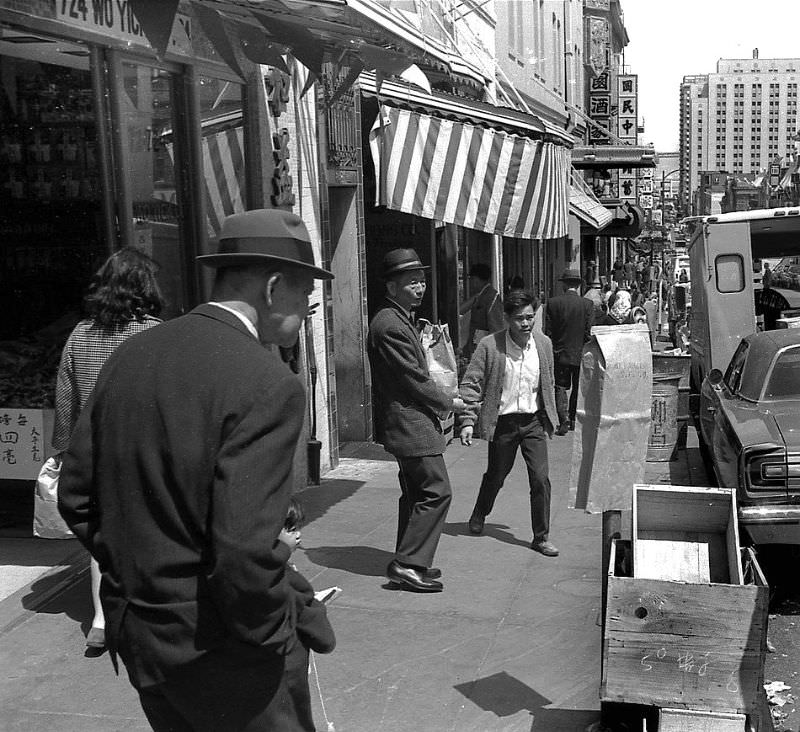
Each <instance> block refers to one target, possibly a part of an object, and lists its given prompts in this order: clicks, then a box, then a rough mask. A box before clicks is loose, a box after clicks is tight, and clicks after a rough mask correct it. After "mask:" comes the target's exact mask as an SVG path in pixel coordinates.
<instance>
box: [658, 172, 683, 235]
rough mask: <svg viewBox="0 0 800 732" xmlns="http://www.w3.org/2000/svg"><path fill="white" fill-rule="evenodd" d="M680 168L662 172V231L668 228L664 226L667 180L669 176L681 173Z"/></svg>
mask: <svg viewBox="0 0 800 732" xmlns="http://www.w3.org/2000/svg"><path fill="white" fill-rule="evenodd" d="M680 172H681V169H680V168H675V170H670V171H669V172H667V171H665V170H662V171H661V227H662V230H663V229H665V228H666V227H665V226H664V194H665V192H666V187H667V178H669V176H671V175H674V174H675V173H680Z"/></svg>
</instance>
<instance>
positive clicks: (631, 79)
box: [617, 74, 639, 145]
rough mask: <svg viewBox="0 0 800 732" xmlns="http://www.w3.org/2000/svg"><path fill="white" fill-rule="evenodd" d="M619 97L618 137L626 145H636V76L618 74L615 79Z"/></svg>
mask: <svg viewBox="0 0 800 732" xmlns="http://www.w3.org/2000/svg"><path fill="white" fill-rule="evenodd" d="M617 92H618V95H619V106H618V110H619V131H618V133H617V134H618V135H619V137H620V138H621V139H622V140H623V141H624V142H625V143H628V144H631V145H635V144H636V139H637V137H636V132H637V130H636V128H637V125H638V107H639V98H638V96H637V94H638V77H637V76H636V74H620V75H619V76H618V77H617Z"/></svg>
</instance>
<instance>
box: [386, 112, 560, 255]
mask: <svg viewBox="0 0 800 732" xmlns="http://www.w3.org/2000/svg"><path fill="white" fill-rule="evenodd" d="M370 148H371V150H372V160H373V163H374V165H375V180H376V181H377V182H378V184H377V185H376V205H383V206H386V207H388V208H390V209H393V210H395V211H403V212H404V213H410V214H415V215H417V216H422V217H424V218H429V219H434V220H436V221H444V222H447V223H450V224H458V225H459V226H464V227H466V228H468V229H478V230H480V231H486V232H489V233H492V234H500V235H503V236H510V237H517V238H520V239H554V238H557V237H561V236H566V235H567V218H568V201H569V171H570V151H569V149H568V148H566V147H564V146H563V145H559V144H556V143H553V142H544V141H543V140H537V139H532V138H531V137H527V136H523V135H516V134H510V133H508V132H505V131H500V130H497V129H492V128H487V127H481V126H478V125H474V124H469V123H467V122H461V121H456V120H452V119H442V118H440V117H436V116H432V115H428V114H423V113H421V112H417V111H410V110H406V109H397V108H395V107H391V106H388V105H382V106H381V107H380V111H379V115H378V119H377V120H376V122H375V124H374V126H373V128H372V131H371V132H370Z"/></svg>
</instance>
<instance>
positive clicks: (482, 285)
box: [458, 262, 503, 358]
mask: <svg viewBox="0 0 800 732" xmlns="http://www.w3.org/2000/svg"><path fill="white" fill-rule="evenodd" d="M491 279H492V270H491V269H490V268H489V265H488V264H483V263H482V262H477V263H476V264H473V265H472V267H470V270H469V285H470V287H469V290H470V292H472V293H475V294H473V295H472V297H469V298H467V299H466V300H465V301H464V302H463V303H462V304H461V307H460V308H459V309H458V312H459V314H461V315H466V314H467V313H469V337H468V339H467V344H466V349H465V350H464V353H463V355H464V356H466V357H467V358H469V357H470V356H471V355H472V352H473V351H474V350H475V346H476V345H477V344H478V341H480V339H481V338H483V337H484V336H486V335H489V333H494V332H495V331H498V330H502V329H503V303H502V301H501V300H500V295H499V294H498V292H497V290H495V289H494V287H492V284H491V282H490V280H491Z"/></svg>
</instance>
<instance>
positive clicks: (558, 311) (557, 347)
mask: <svg viewBox="0 0 800 732" xmlns="http://www.w3.org/2000/svg"><path fill="white" fill-rule="evenodd" d="M560 281H561V283H562V285H563V287H564V294H563V295H558V296H557V297H552V298H550V299H549V300H548V301H547V305H546V307H545V326H544V332H545V334H546V335H548V336H550V340H551V341H552V342H553V358H554V359H555V382H556V409H557V410H558V421H559V424H558V427H557V428H556V434H557V435H566V434H567V432H568V431H569V430H574V429H575V413H576V411H577V409H578V383H579V379H580V374H581V358H582V355H583V344H584V343H586V342H587V341H588V340H589V339H590V338H591V330H592V324H593V322H594V306H593V305H592V303H591V302H590V301H589V300H587V299H586V298H583V297H581V295H580V293H579V292H578V290H579V289H580V286H581V273H580V271H579V270H577V269H569V268H568V269H565V270H564V273H563V274H562V275H561V280H560ZM567 392H569V398H567Z"/></svg>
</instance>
